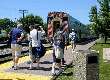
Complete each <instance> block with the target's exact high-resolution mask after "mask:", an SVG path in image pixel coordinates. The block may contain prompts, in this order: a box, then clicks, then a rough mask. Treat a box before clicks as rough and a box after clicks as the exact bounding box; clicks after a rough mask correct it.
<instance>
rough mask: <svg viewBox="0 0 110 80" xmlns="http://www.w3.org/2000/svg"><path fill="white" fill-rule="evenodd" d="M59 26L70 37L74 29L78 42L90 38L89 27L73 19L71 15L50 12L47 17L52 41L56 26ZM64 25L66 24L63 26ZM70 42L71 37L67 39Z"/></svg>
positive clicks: (49, 35) (49, 36)
mask: <svg viewBox="0 0 110 80" xmlns="http://www.w3.org/2000/svg"><path fill="white" fill-rule="evenodd" d="M57 24H59V25H60V26H62V27H63V29H62V30H63V31H64V32H65V33H66V34H67V36H69V33H70V32H71V30H72V29H74V31H75V32H76V34H77V42H80V41H81V40H84V39H86V38H88V37H89V36H90V31H89V30H88V27H87V26H86V25H84V24H83V23H81V22H80V21H79V20H77V19H75V18H73V17H72V16H71V15H69V14H68V13H65V12H49V13H48V16H47V25H48V39H49V40H50V41H51V40H52V37H53V36H54V34H55V31H56V29H57V28H56V25H57ZM63 24H65V25H64V26H63ZM67 40H68V41H69V37H67Z"/></svg>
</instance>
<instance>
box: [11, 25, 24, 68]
mask: <svg viewBox="0 0 110 80" xmlns="http://www.w3.org/2000/svg"><path fill="white" fill-rule="evenodd" d="M21 26H22V24H20V23H19V24H18V25H17V27H16V28H13V29H12V30H11V31H10V33H9V35H10V36H11V50H12V57H13V66H12V68H14V70H17V69H18V66H17V64H18V61H19V57H20V55H21V49H22V47H21V41H22V39H23V37H24V34H23V30H22V29H21Z"/></svg>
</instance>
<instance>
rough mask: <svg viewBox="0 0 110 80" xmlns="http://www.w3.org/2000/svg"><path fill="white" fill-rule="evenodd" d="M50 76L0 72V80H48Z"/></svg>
mask: <svg viewBox="0 0 110 80" xmlns="http://www.w3.org/2000/svg"><path fill="white" fill-rule="evenodd" d="M50 79H51V76H42V75H34V74H24V73H14V72H0V80H50Z"/></svg>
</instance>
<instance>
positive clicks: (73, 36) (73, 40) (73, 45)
mask: <svg viewBox="0 0 110 80" xmlns="http://www.w3.org/2000/svg"><path fill="white" fill-rule="evenodd" d="M69 38H70V40H71V46H72V50H74V49H75V47H76V44H75V41H76V33H75V31H74V29H72V32H71V33H70V34H69Z"/></svg>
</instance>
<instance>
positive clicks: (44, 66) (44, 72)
mask: <svg viewBox="0 0 110 80" xmlns="http://www.w3.org/2000/svg"><path fill="white" fill-rule="evenodd" d="M93 44H95V41H93V42H91V43H89V44H86V45H77V46H76V50H86V49H88V48H90V47H91V46H92V45H93ZM51 53H52V50H49V51H47V52H46V55H45V56H44V57H43V58H42V59H41V60H40V69H37V68H36V63H35V64H34V65H33V66H34V69H33V70H28V68H29V64H28V63H27V62H29V56H25V57H22V58H20V64H19V67H20V69H19V70H13V69H12V68H11V65H12V61H10V62H7V63H4V64H1V65H0V80H3V79H4V80H50V79H51V78H52V74H51V66H52V54H51ZM65 60H66V64H67V65H69V64H70V63H71V62H72V49H71V46H68V49H67V50H65ZM56 73H58V70H57V71H56Z"/></svg>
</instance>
